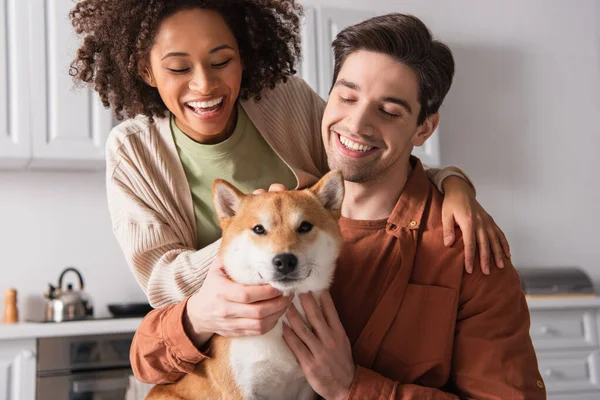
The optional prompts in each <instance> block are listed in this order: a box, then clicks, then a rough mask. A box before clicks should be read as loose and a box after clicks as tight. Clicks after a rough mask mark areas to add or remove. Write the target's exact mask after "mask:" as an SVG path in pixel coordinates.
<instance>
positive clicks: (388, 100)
mask: <svg viewBox="0 0 600 400" xmlns="http://www.w3.org/2000/svg"><path fill="white" fill-rule="evenodd" d="M382 100H383V101H384V102H386V103H394V104H398V105H399V106H401V107H404V108H405V109H406V111H408V113H409V114H412V113H413V112H412V108H411V107H410V104H408V101H406V100H404V99H399V98H397V97H384V98H383V99H382Z"/></svg>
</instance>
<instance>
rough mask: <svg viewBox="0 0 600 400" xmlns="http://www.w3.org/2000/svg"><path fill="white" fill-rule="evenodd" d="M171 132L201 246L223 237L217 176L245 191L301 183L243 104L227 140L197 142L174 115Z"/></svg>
mask: <svg viewBox="0 0 600 400" xmlns="http://www.w3.org/2000/svg"><path fill="white" fill-rule="evenodd" d="M171 131H172V132H173V139H174V140H175V146H176V147H177V153H178V154H179V159H180V160H181V164H182V165H183V170H184V171H185V175H186V177H187V181H188V184H189V186H190V190H191V193H192V201H193V203H194V215H195V216H196V233H197V238H196V246H197V248H198V249H201V248H203V247H205V246H207V245H209V244H211V243H213V242H214V241H216V240H217V239H219V238H220V237H221V228H220V226H219V222H218V220H217V216H216V215H215V210H214V207H213V203H212V184H213V181H214V180H215V179H217V178H220V179H224V180H226V181H228V182H230V183H231V184H233V185H234V186H235V187H237V188H238V189H239V190H240V191H242V192H243V193H252V192H253V191H254V190H256V189H260V188H263V189H268V188H269V186H270V185H271V184H272V183H282V184H284V185H285V186H286V187H287V188H290V189H293V188H295V187H296V186H297V184H298V182H297V179H296V176H295V175H294V173H293V172H292V170H291V169H290V168H289V167H288V166H287V165H286V164H285V163H284V162H283V160H282V159H281V158H279V156H278V155H277V154H276V153H275V151H273V149H272V148H271V146H269V145H268V144H267V142H266V141H265V139H264V138H263V137H262V135H261V134H260V132H258V130H257V129H256V127H255V126H254V124H253V123H252V121H250V119H249V118H248V115H247V114H246V112H245V111H244V109H243V108H242V107H241V106H238V119H237V125H236V127H235V130H234V131H233V134H232V135H231V136H230V137H229V138H228V139H227V140H225V141H224V142H221V143H217V144H202V143H198V142H196V141H194V140H193V139H191V138H190V137H189V136H187V135H186V134H185V133H183V132H182V131H181V129H179V128H178V127H177V125H176V124H175V118H174V117H173V116H171Z"/></svg>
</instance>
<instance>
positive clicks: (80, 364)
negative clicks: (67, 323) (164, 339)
mask: <svg viewBox="0 0 600 400" xmlns="http://www.w3.org/2000/svg"><path fill="white" fill-rule="evenodd" d="M132 339H133V333H128V334H110V335H93V336H71V337H59V338H44V339H39V340H38V366H37V400H123V399H125V394H126V392H127V387H128V385H129V376H130V375H131V374H132V372H131V367H130V364H129V348H130V347H131V341H132Z"/></svg>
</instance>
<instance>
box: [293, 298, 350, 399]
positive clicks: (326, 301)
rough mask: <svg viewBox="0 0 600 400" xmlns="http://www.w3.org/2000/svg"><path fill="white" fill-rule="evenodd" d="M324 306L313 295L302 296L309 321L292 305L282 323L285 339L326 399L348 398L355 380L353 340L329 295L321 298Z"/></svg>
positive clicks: (309, 380) (313, 386)
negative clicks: (303, 318) (285, 319)
mask: <svg viewBox="0 0 600 400" xmlns="http://www.w3.org/2000/svg"><path fill="white" fill-rule="evenodd" d="M320 300H321V307H319V305H318V304H317V301H316V300H315V298H314V296H313V295H312V293H303V294H301V295H300V302H301V303H302V308H303V309H304V312H305V314H306V320H307V321H308V323H309V324H310V326H312V329H310V328H309V326H307V325H306V323H304V321H303V320H302V318H301V317H300V314H299V313H298V310H297V309H296V308H295V307H294V305H292V306H291V307H290V309H289V311H288V312H287V314H286V317H287V319H288V322H289V324H290V325H289V326H288V325H286V324H285V323H284V324H283V338H284V340H285V341H286V343H287V345H288V346H289V348H290V350H292V352H293V353H294V355H295V356H296V359H297V360H298V364H299V365H300V367H301V368H302V372H304V375H305V376H306V380H307V381H308V383H309V384H310V386H311V387H312V388H313V390H314V391H315V392H317V393H318V394H319V395H320V396H321V397H323V398H324V399H327V400H330V399H346V398H347V397H348V393H349V391H350V387H351V385H352V381H353V379H354V371H355V368H356V367H355V365H354V359H353V358H352V349H351V346H350V339H348V335H347V334H346V330H345V329H344V326H343V325H342V322H341V321H340V318H339V316H338V313H337V310H336V309H335V305H334V304H333V300H332V298H331V295H330V294H329V292H327V291H324V292H323V293H322V294H321V297H320Z"/></svg>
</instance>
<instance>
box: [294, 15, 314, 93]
mask: <svg viewBox="0 0 600 400" xmlns="http://www.w3.org/2000/svg"><path fill="white" fill-rule="evenodd" d="M301 36H302V60H301V61H300V63H299V64H298V68H297V69H298V76H300V77H301V78H302V79H304V80H305V81H306V83H308V85H309V86H310V87H311V88H312V89H313V90H314V91H315V92H317V93H319V77H318V71H319V65H318V62H317V60H318V59H319V56H318V54H319V53H318V47H317V15H316V10H315V8H314V7H305V8H304V21H303V22H302V31H301Z"/></svg>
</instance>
